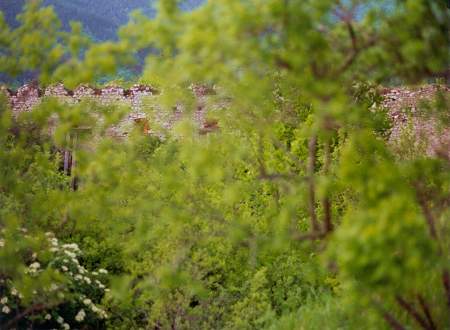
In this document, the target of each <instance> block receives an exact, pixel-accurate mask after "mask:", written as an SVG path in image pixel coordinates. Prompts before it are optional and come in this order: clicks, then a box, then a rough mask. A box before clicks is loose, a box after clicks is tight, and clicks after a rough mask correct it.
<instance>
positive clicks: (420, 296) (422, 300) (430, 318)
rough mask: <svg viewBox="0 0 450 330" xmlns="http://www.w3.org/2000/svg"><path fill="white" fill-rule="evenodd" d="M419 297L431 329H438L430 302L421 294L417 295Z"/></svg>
mask: <svg viewBox="0 0 450 330" xmlns="http://www.w3.org/2000/svg"><path fill="white" fill-rule="evenodd" d="M417 299H418V300H419V304H420V307H421V308H422V311H423V313H424V314H425V317H426V318H427V321H428V324H429V326H430V329H433V330H436V329H437V328H436V324H435V323H434V321H433V317H432V316H431V311H430V308H429V307H428V304H427V303H426V301H425V299H424V298H423V297H422V295H420V294H419V295H417Z"/></svg>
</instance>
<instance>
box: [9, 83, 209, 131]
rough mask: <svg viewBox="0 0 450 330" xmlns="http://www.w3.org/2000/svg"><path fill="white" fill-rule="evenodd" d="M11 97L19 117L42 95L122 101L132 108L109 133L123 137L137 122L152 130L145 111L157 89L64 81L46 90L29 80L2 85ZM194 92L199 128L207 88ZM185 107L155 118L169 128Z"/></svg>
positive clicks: (75, 100)
mask: <svg viewBox="0 0 450 330" xmlns="http://www.w3.org/2000/svg"><path fill="white" fill-rule="evenodd" d="M1 89H2V90H3V92H5V93H6V95H7V97H8V98H9V102H10V105H11V108H12V112H13V115H14V116H15V117H17V116H18V115H19V114H20V113H22V112H28V111H31V110H32V108H33V107H34V106H36V105H38V104H39V103H40V102H41V100H42V98H43V97H55V98H57V99H59V100H60V101H62V102H63V103H66V104H76V103H78V102H80V101H81V100H83V99H90V100H93V101H95V102H97V103H98V104H101V105H110V104H117V103H121V104H123V105H125V106H129V108H130V112H129V113H128V114H127V116H126V117H125V118H124V119H123V120H122V121H121V122H120V123H119V124H118V125H117V126H115V127H112V128H111V129H110V130H109V133H110V134H111V135H112V136H115V137H124V136H126V135H128V133H129V132H128V130H129V128H130V127H132V126H133V124H135V123H143V124H144V129H145V131H146V133H149V132H150V126H151V124H150V125H149V124H148V119H147V115H146V111H145V110H147V109H145V108H146V99H147V98H151V97H154V96H155V95H157V94H158V91H156V90H155V89H153V88H152V87H150V86H143V85H134V86H133V87H131V88H130V89H124V88H121V87H115V86H110V87H105V88H101V89H98V88H92V87H90V86H86V85H81V86H78V87H77V88H76V89H75V90H73V91H71V90H68V89H66V88H65V87H64V86H63V85H61V84H58V85H53V86H49V87H47V88H46V89H45V90H42V89H40V88H38V86H36V85H35V84H27V85H24V86H22V87H20V88H19V89H18V90H17V91H16V92H13V91H11V90H9V89H7V88H5V87H2V88H1ZM192 89H193V92H194V94H195V96H196V97H197V99H198V100H199V106H198V108H197V111H195V113H194V114H193V119H194V121H195V122H196V123H197V125H198V126H199V128H200V129H203V128H204V125H207V124H204V107H203V106H200V104H201V103H202V99H203V98H204V97H205V96H206V94H207V90H206V89H205V88H202V87H193V88H192ZM182 112H183V111H182V107H181V106H176V107H175V109H174V111H173V112H171V113H169V114H167V113H159V112H157V113H156V118H153V120H154V121H156V123H154V124H157V125H158V126H159V127H163V128H165V129H170V128H171V127H172V126H173V124H174V123H175V122H176V121H178V120H179V119H180V118H181V116H182Z"/></svg>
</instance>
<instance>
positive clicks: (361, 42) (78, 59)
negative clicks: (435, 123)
mask: <svg viewBox="0 0 450 330" xmlns="http://www.w3.org/2000/svg"><path fill="white" fill-rule="evenodd" d="M177 3H178V2H177V1H173V0H171V1H160V3H159V7H158V9H159V14H158V16H157V17H156V19H155V20H149V19H147V18H146V17H144V16H142V15H139V14H135V15H134V16H133V17H132V18H131V20H130V22H129V24H128V25H127V26H125V27H123V28H122V30H121V33H120V36H121V38H120V40H119V41H117V42H107V43H101V44H90V43H89V42H88V41H87V40H86V39H85V38H84V37H83V35H82V32H81V31H82V30H81V27H80V26H79V25H76V24H74V25H73V31H72V33H63V32H57V31H58V26H59V23H58V20H57V18H56V16H55V15H54V13H53V12H52V10H51V9H48V8H47V9H45V8H42V9H38V8H40V7H39V4H38V3H37V2H31V3H30V4H29V5H28V6H27V7H26V8H25V11H24V14H23V15H22V16H21V17H22V25H21V27H19V28H18V29H15V30H8V31H7V33H6V32H5V33H3V29H2V30H1V31H2V32H0V46H1V47H2V48H1V50H0V56H1V57H0V66H1V67H2V68H4V67H5V68H8V70H9V71H8V72H9V73H11V74H13V73H19V72H23V71H24V70H30V69H32V70H36V69H38V70H40V79H41V83H43V84H47V83H50V82H53V81H63V82H64V83H65V84H66V85H67V86H68V87H73V86H75V85H77V84H78V83H81V82H83V83H89V82H92V81H95V80H96V79H99V78H101V77H104V75H105V74H108V75H114V74H115V73H116V72H117V70H120V69H123V66H124V65H126V64H127V63H130V61H131V59H132V58H133V54H134V52H137V51H140V50H144V49H148V48H150V47H152V48H154V49H155V52H154V53H152V54H150V55H149V56H148V58H147V61H146V66H145V70H144V72H143V75H142V77H141V80H142V81H145V82H152V83H153V84H155V86H156V87H158V89H159V90H160V91H161V93H160V94H159V95H158V96H155V97H153V98H152V100H146V102H147V103H146V104H147V105H148V108H149V111H148V112H149V113H148V116H149V118H150V127H151V128H152V129H154V131H153V133H154V134H156V133H158V134H161V138H157V137H155V135H153V136H152V135H150V136H147V135H145V134H144V135H143V134H142V128H141V127H137V128H136V130H134V131H133V133H132V134H130V135H129V136H128V137H127V139H125V140H123V141H118V140H115V139H114V138H111V137H109V136H108V134H107V132H108V128H110V127H111V126H112V125H114V124H116V123H118V122H119V121H120V120H121V119H122V118H123V117H124V116H126V114H127V112H128V111H129V110H130V109H127V108H126V107H124V106H123V105H121V104H113V105H110V106H102V105H99V104H96V103H95V102H88V101H83V102H80V103H77V104H65V103H62V102H60V101H58V100H56V99H49V98H44V100H43V101H42V102H41V103H40V105H39V106H37V107H36V108H35V109H34V110H33V111H32V112H30V113H29V114H24V115H23V116H19V117H18V118H16V117H13V116H12V114H11V113H10V112H9V109H8V105H7V102H6V100H3V99H2V100H1V102H0V110H1V111H0V114H1V121H0V142H1V144H2V148H1V149H0V169H1V171H0V221H1V222H0V228H1V230H2V234H1V235H0V236H1V239H2V240H1V241H0V242H1V246H0V265H1V268H0V279H1V280H2V281H3V282H2V286H1V290H2V295H3V294H7V295H8V301H9V299H12V297H11V294H12V293H11V292H12V291H11V290H12V285H15V286H17V287H19V284H16V283H23V284H21V285H23V286H24V287H25V286H26V288H27V292H31V294H27V295H25V293H24V294H23V295H24V299H23V300H20V301H19V302H18V303H17V306H18V310H15V311H14V313H12V312H11V313H4V312H3V314H0V315H1V316H0V317H2V318H3V319H0V320H1V321H3V320H7V321H8V322H9V321H10V320H12V321H13V322H12V323H11V326H12V325H14V326H18V325H19V326H20V325H22V324H24V325H29V324H31V323H32V322H38V323H37V324H45V325H47V323H45V322H47V321H48V322H52V323H51V325H52V326H57V324H55V323H54V321H53V320H54V318H55V317H57V315H60V316H63V315H64V316H63V317H64V320H66V322H68V321H70V322H72V321H74V320H75V322H76V316H77V314H78V313H79V311H80V308H83V309H84V312H85V314H86V315H85V316H84V317H85V319H83V322H84V323H80V322H78V323H70V326H74V327H82V326H84V327H86V328H111V329H116V328H117V329H127V328H128V329H129V328H131V329H141V328H142V329H146V328H155V329H210V328H211V329H221V328H226V329H263V328H267V329H299V328H300V329H366V328H367V329H383V328H386V327H389V326H391V327H395V326H397V328H399V326H398V325H399V324H400V325H401V326H404V327H405V328H413V327H418V326H421V327H422V328H426V327H424V326H423V322H425V323H427V326H428V328H433V327H434V328H446V327H448V326H449V324H450V323H449V322H450V320H449V319H448V315H447V314H448V313H447V309H448V306H447V305H446V304H447V303H446V301H445V297H446V295H449V294H450V293H449V291H448V289H446V287H445V285H444V284H445V281H446V276H447V277H448V275H446V274H448V262H449V255H448V251H449V249H448V246H449V240H448V234H449V227H448V223H447V222H448V221H446V219H447V218H448V215H449V213H450V210H449V203H448V200H449V191H450V186H449V182H450V168H449V167H450V164H449V161H448V158H446V156H445V154H444V155H441V154H429V155H424V154H420V153H417V152H416V153H414V152H409V151H407V150H406V149H405V148H403V147H401V148H400V152H399V150H398V147H392V145H391V144H389V143H388V138H389V133H390V125H391V122H390V121H389V118H388V116H387V113H386V111H383V110H382V109H380V104H381V101H382V98H381V96H380V95H379V93H378V90H379V87H378V86H379V84H381V83H385V82H389V81H392V80H399V81H404V82H416V81H420V80H422V79H426V78H427V76H428V75H430V74H439V73H440V72H441V71H443V70H445V65H446V60H447V54H446V52H445V50H444V51H443V48H442V47H438V45H442V44H445V41H446V40H447V39H448V35H447V33H446V31H445V29H444V26H445V22H446V19H448V16H449V12H448V10H446V9H445V8H444V4H441V3H439V2H432V1H425V0H408V1H399V2H398V3H397V2H395V3H394V4H393V6H392V8H391V10H389V11H386V10H385V7H384V5H385V4H384V2H371V1H352V2H349V3H347V2H345V4H340V3H338V2H335V1H300V0H298V1H297V0H291V1H279V0H273V1H272V0H268V1H257V0H249V1H228V0H215V1H209V2H207V3H206V4H205V5H203V6H201V7H199V8H198V9H197V10H195V11H194V12H192V13H184V12H182V11H180V10H179V9H178V6H177ZM362 5H368V7H369V8H368V9H367V10H366V11H364V13H363V14H362V17H360V18H359V19H355V18H354V17H355V16H359V14H358V15H357V13H358V8H359V7H360V6H362ZM400 22H401V23H400ZM0 26H3V27H4V26H5V25H4V23H3V20H1V19H0ZM32 27H34V28H33V29H32ZM30 29H31V30H32V31H30ZM30 36H34V37H33V39H32V40H31V39H30ZM13 37H14V38H15V39H16V42H13V41H12V40H13V39H12V38H13ZM30 40H31V41H30ZM35 41H42V45H43V46H42V48H39V47H37V46H36V45H37V44H36V43H35ZM399 45H401V46H399ZM192 84H194V88H195V86H196V85H195V84H200V85H201V86H202V87H205V88H206V87H210V90H211V91H212V92H213V93H210V94H213V95H206V96H203V97H201V98H195V97H193V95H192V93H191V91H190V90H189V87H192ZM446 102H447V101H446V98H445V97H440V98H437V100H436V101H435V102H434V103H430V105H429V110H430V111H429V112H428V113H429V115H430V117H431V118H435V117H436V118H438V119H439V122H440V123H441V125H442V127H444V128H445V127H446V126H445V125H446V123H448V122H446V120H447V119H448V118H447V117H448V116H446V112H445V110H442V109H445V107H446V104H447V103H446ZM176 106H183V108H184V109H185V112H184V113H185V114H186V116H185V117H184V118H182V119H183V120H181V122H179V123H177V124H176V125H175V127H174V128H173V130H172V131H168V130H158V129H157V127H156V126H157V125H156V123H154V120H153V119H154V116H156V115H158V113H157V111H166V112H165V115H167V116H169V115H170V114H171V112H170V111H171V110H170V109H173V108H174V107H176ZM203 106H204V107H207V108H209V109H210V111H209V113H208V120H211V121H213V120H214V121H217V123H218V124H217V126H218V128H217V129H216V130H213V131H212V132H209V133H208V134H199V130H198V127H196V126H195V124H193V123H192V122H190V121H189V119H188V115H189V114H192V113H193V112H194V111H195V110H197V109H198V108H199V107H203ZM159 115H161V116H163V114H161V113H159ZM152 116H153V117H152ZM49 132H50V133H51V134H48V133H49ZM200 133H204V131H202V130H200ZM3 146H4V147H3ZM68 151H70V152H71V153H72V155H75V159H76V166H75V167H74V168H72V171H71V173H68V171H67V169H66V171H65V172H64V171H61V169H60V168H61V167H64V166H62V164H63V156H64V155H65V152H68ZM402 152H405V153H404V154H402ZM75 183H76V184H75ZM17 228H24V229H25V230H27V231H28V232H29V233H30V234H29V235H28V236H27V235H22V234H23V233H22V234H20V232H18V231H17ZM48 231H50V232H54V233H55V235H56V236H57V238H58V239H59V240H61V241H63V242H72V243H77V244H78V245H79V246H80V249H81V250H82V251H83V254H81V255H79V256H78V255H77V256H76V257H77V258H76V260H77V262H78V263H79V264H80V267H84V268H82V269H86V271H89V272H90V274H93V276H94V277H95V276H97V275H95V274H94V272H95V271H96V269H97V268H99V267H102V268H106V269H108V271H109V272H110V273H111V274H112V275H113V277H111V278H110V280H111V292H110V293H108V294H106V295H105V294H104V292H103V291H101V290H98V289H101V287H100V286H99V285H97V286H95V285H94V283H97V282H95V280H94V281H92V280H91V283H87V282H86V281H85V282H86V283H84V282H83V283H82V285H81V284H79V283H78V282H77V278H76V276H77V275H79V274H76V270H79V268H78V266H77V262H75V261H73V260H72V261H69V263H68V265H67V266H65V264H64V259H62V256H61V255H60V254H58V253H59V252H57V251H54V254H52V253H50V252H51V251H48V252H44V251H47V250H46V248H45V246H46V244H47V242H48V239H46V238H45V234H44V233H45V232H48ZM40 248H41V249H40ZM38 250H39V251H43V252H42V259H40V258H41V252H38V255H37V257H36V256H34V257H33V251H38ZM18 251H21V252H20V254H18ZM18 255H20V258H18V257H17V256H18ZM36 258H38V260H39V269H43V271H42V272H39V276H29V274H28V273H24V270H25V269H30V265H32V264H33V262H35V261H34V259H36ZM63 266H65V267H67V268H68V271H69V269H70V272H72V274H70V273H65V272H64V269H63V268H62V267H63ZM33 267H35V266H33ZM33 267H32V268H33ZM72 268H73V269H72ZM55 270H58V272H56V271H55ZM60 270H63V271H62V272H61V271H60ZM99 276H100V275H99ZM55 281H57V282H58V283H60V285H62V286H63V287H64V288H65V290H66V291H64V294H65V296H64V297H58V296H57V295H56V297H54V296H52V295H49V296H45V295H44V296H42V298H44V297H45V298H46V299H49V302H52V301H53V300H52V299H54V302H55V304H57V305H55V306H52V307H48V308H45V310H49V311H50V312H51V313H50V312H49V314H51V315H52V319H51V321H49V320H46V319H45V315H46V314H43V313H44V312H43V311H39V312H40V313H39V314H38V318H37V319H36V320H35V319H34V318H33V316H31V315H28V314H26V315H21V314H20V312H21V311H24V310H25V311H26V310H29V309H30V308H31V309H33V308H36V306H37V305H36V304H40V303H42V302H39V301H36V300H33V294H32V292H33V290H37V288H45V287H47V286H48V285H49V284H50V283H52V282H55ZM99 281H100V280H99ZM448 281H450V279H449V280H448ZM100 283H101V282H100ZM91 284H92V285H91ZM97 284H98V283H97ZM102 285H104V284H103V283H102ZM66 293H67V295H66ZM80 297H82V298H83V299H85V298H84V297H90V298H89V299H91V301H92V302H93V303H95V305H94V306H97V305H98V306H100V307H98V308H102V310H105V311H106V313H107V314H108V316H109V317H108V319H107V320H104V315H103V314H102V313H100V314H99V313H97V312H98V311H96V310H95V308H94V311H93V310H92V307H91V310H90V311H88V310H87V308H85V307H83V305H82V304H80V299H81V298H80ZM50 298H51V299H50ZM14 299H15V298H14ZM81 303H83V302H82V299H81ZM89 305H90V306H91V304H89ZM39 306H40V305H39ZM411 310H413V311H418V314H419V318H417V315H415V314H414V313H411ZM41 312H42V313H41ZM91 312H93V313H91ZM41 314H42V315H41ZM416 314H417V313H416ZM39 315H40V316H39ZM100 315H103V318H102V319H101V320H100V319H99V316H100ZM41 316H44V318H43V319H42V317H41ZM14 317H17V318H18V319H17V320H14ZM39 317H40V318H39ZM424 320H425V321H424ZM16 321H17V322H19V323H17V322H16ZM39 322H41V323H39ZM13 323H14V324H13ZM421 324H422V325H421ZM431 324H432V325H431ZM68 325H69V323H68ZM8 327H9V325H8ZM61 327H67V326H64V323H63V325H62V326H61Z"/></svg>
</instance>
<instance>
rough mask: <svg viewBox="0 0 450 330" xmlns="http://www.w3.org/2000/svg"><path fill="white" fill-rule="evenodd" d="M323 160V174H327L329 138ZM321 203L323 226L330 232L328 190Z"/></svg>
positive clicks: (329, 150) (330, 217) (328, 166)
mask: <svg viewBox="0 0 450 330" xmlns="http://www.w3.org/2000/svg"><path fill="white" fill-rule="evenodd" d="M324 151H325V155H324V156H325V160H324V172H325V175H328V174H329V172H330V166H331V147H330V140H327V141H326V142H325V150H324ZM322 204H323V212H324V219H323V220H324V226H325V232H326V233H330V232H332V231H333V222H332V213H331V200H330V196H329V193H328V191H327V192H326V194H325V197H324V198H323V201H322Z"/></svg>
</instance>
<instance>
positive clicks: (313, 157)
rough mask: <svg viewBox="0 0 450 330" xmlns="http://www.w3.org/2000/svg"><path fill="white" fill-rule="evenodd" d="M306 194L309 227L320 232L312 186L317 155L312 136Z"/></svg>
mask: <svg viewBox="0 0 450 330" xmlns="http://www.w3.org/2000/svg"><path fill="white" fill-rule="evenodd" d="M308 150H309V156H308V157H309V158H308V180H309V185H308V192H309V201H308V208H309V216H310V218H311V226H312V230H313V231H320V228H319V222H318V221H317V214H316V190H315V185H314V173H315V170H316V153H317V135H313V136H312V137H311V139H310V140H309V144H308Z"/></svg>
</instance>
